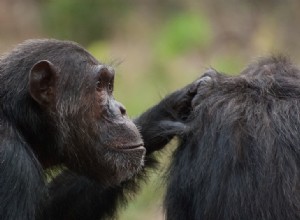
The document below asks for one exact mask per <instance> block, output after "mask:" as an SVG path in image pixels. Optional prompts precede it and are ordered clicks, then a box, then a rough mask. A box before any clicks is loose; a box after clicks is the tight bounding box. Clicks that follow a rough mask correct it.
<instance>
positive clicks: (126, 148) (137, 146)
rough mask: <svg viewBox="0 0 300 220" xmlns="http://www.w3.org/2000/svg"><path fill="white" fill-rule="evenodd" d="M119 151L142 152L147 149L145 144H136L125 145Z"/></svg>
mask: <svg viewBox="0 0 300 220" xmlns="http://www.w3.org/2000/svg"><path fill="white" fill-rule="evenodd" d="M118 149H119V150H124V151H130V150H142V149H145V147H144V144H143V143H140V144H135V145H127V146H126V145H125V146H121V147H119V148H118Z"/></svg>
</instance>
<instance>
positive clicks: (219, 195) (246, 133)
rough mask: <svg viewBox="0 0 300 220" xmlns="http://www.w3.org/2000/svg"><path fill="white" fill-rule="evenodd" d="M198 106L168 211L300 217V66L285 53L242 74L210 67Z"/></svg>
mask: <svg viewBox="0 0 300 220" xmlns="http://www.w3.org/2000/svg"><path fill="white" fill-rule="evenodd" d="M200 81H201V80H200ZM192 107H193V112H192V114H191V116H190V118H189V119H188V120H189V129H188V130H186V132H184V133H183V134H182V136H181V137H182V142H181V144H180V146H179V147H178V149H177V151H176V152H175V154H174V158H173V161H172V165H171V168H170V171H169V179H168V189H167V195H166V198H165V207H166V217H167V219H168V220H183V219H188V220H241V219H242V220H254V219H260V220H286V219H289V220H296V219H300V70H299V69H297V68H296V67H295V66H294V65H292V64H291V63H290V62H289V60H288V59H286V58H282V57H275V58H274V57H272V58H266V59H262V60H260V61H259V62H256V63H253V64H252V65H250V66H249V67H248V68H247V69H245V70H244V71H243V72H242V73H241V75H240V76H225V75H223V74H220V73H218V72H216V71H214V70H210V71H208V72H207V73H206V74H204V76H203V78H202V82H201V83H200V86H199V88H198V94H197V95H196V97H195V98H194V100H193V104H192Z"/></svg>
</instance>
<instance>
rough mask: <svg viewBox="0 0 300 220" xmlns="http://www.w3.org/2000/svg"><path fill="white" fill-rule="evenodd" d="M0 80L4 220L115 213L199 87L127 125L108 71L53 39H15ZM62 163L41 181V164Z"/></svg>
mask: <svg viewBox="0 0 300 220" xmlns="http://www.w3.org/2000/svg"><path fill="white" fill-rule="evenodd" d="M0 80H1V87H0V123H1V124H0V136H1V137H0V219H2V220H20V219H23V220H26V219H28V220H33V219H55V220H58V219H68V220H70V219H89V220H90V219H103V218H105V217H112V216H114V214H115V211H116V205H117V202H118V201H120V202H125V201H126V197H125V196H126V192H134V191H136V189H137V188H138V182H137V180H138V179H139V178H142V177H143V176H144V174H145V168H146V167H147V166H148V167H151V165H153V164H154V161H155V160H154V158H153V155H152V152H154V151H156V150H159V149H161V148H162V147H163V146H164V145H166V144H167V142H168V141H169V140H170V139H171V138H172V137H173V136H174V135H176V134H178V133H179V132H182V129H184V128H185V125H184V123H183V122H184V119H185V118H187V116H188V114H189V109H191V100H192V98H193V95H194V94H195V91H196V90H197V85H198V83H197V82H195V83H194V84H191V85H188V86H187V87H185V88H183V89H181V90H178V91H177V92H175V93H173V94H171V95H169V96H168V97H166V98H165V99H164V100H163V101H161V102H160V103H159V104H158V105H156V106H154V107H153V108H151V109H150V110H148V111H147V112H146V113H144V114H143V115H141V117H139V118H138V119H136V120H135V122H134V123H133V122H132V121H131V120H130V119H129V118H128V117H127V115H126V110H125V108H124V106H122V104H120V103H119V102H117V101H115V100H114V98H113V96H112V93H113V85H114V70H113V69H112V68H111V67H109V66H106V65H104V64H101V63H99V62H98V61H97V60H96V59H94V58H93V57H92V56H91V55H90V54H89V53H88V52H87V51H86V50H84V49H83V48H82V47H80V46H79V45H77V44H75V43H72V42H66V41H58V40H31V41H26V42H25V43H23V44H21V45H19V46H17V47H16V48H15V49H14V50H13V51H11V52H10V53H8V54H7V55H5V56H3V57H2V58H1V59H0ZM136 126H137V127H138V128H139V129H140V132H139V131H138V129H137V127H136ZM142 137H143V140H144V142H143V140H142ZM144 163H145V164H144ZM61 165H62V166H63V167H64V168H63V171H62V172H61V173H60V174H58V175H57V176H56V177H55V178H54V179H53V180H52V181H51V182H50V183H47V181H46V180H45V177H44V170H46V169H48V168H51V167H53V166H61Z"/></svg>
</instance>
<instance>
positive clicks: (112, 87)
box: [108, 83, 114, 92]
mask: <svg viewBox="0 0 300 220" xmlns="http://www.w3.org/2000/svg"><path fill="white" fill-rule="evenodd" d="M113 90H114V85H113V84H112V83H108V91H109V92H113Z"/></svg>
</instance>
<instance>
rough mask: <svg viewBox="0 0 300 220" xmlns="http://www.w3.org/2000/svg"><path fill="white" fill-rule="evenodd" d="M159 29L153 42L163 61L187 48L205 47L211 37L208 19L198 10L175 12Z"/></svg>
mask: <svg viewBox="0 0 300 220" xmlns="http://www.w3.org/2000/svg"><path fill="white" fill-rule="evenodd" d="M161 29H162V30H161V32H160V33H159V34H158V38H157V40H156V42H155V43H156V48H157V52H158V54H159V58H161V59H163V60H164V61H167V60H170V59H173V58H174V56H180V55H182V54H183V53H185V52H187V51H189V50H201V49H205V48H207V46H208V45H210V43H211V42H212V38H213V35H212V30H211V25H210V23H209V20H208V19H207V18H206V17H205V16H203V15H202V14H201V13H200V12H198V13H197V14H196V13H182V14H175V15H174V16H172V17H170V18H169V19H168V21H166V22H164V23H163V25H162V27H161Z"/></svg>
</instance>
